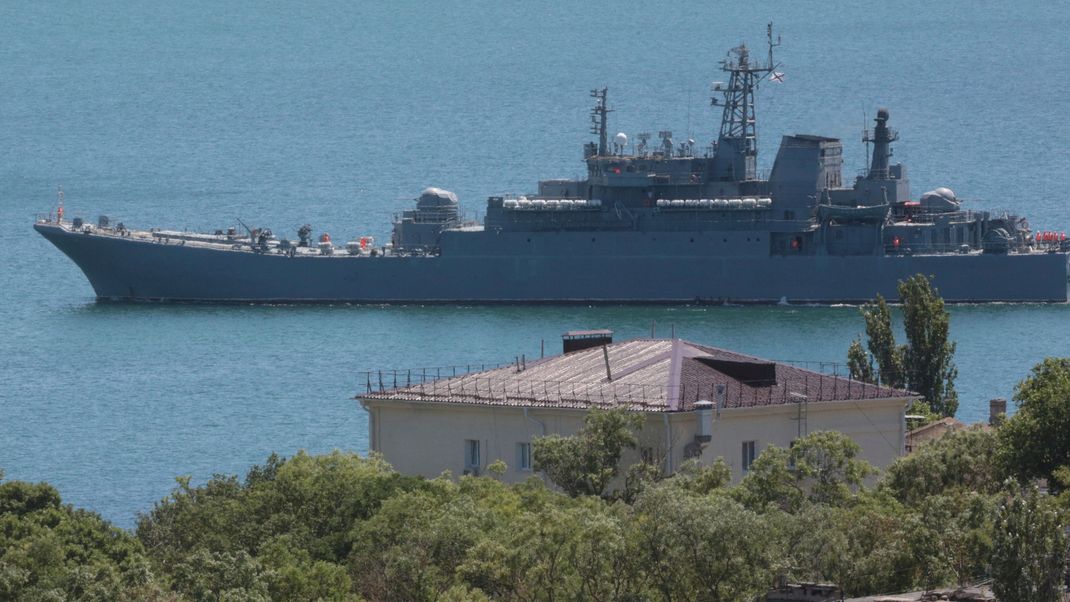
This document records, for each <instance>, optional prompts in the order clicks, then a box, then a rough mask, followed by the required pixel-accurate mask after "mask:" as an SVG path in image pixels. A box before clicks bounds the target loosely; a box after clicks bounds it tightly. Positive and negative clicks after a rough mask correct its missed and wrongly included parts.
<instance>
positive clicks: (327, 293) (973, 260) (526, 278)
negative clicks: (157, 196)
mask: <svg viewBox="0 0 1070 602" xmlns="http://www.w3.org/2000/svg"><path fill="white" fill-rule="evenodd" d="M35 228H36V229H37V231H38V232H40V233H41V234H42V235H43V236H44V237H45V238H47V239H48V240H49V241H50V242H52V243H53V244H54V245H55V246H56V247H58V248H59V249H60V250H61V251H63V253H65V254H66V255H67V256H68V257H70V258H71V259H72V260H73V261H74V262H75V263H76V264H77V265H78V267H79V268H81V270H82V271H83V272H84V273H85V275H86V277H87V278H88V279H89V282H90V284H91V285H92V287H93V290H94V291H95V293H96V295H97V297H98V298H99V299H101V300H114V301H158V302H208V303H226V302H242V303H246V302H248V303H305V302H308V303H332V302H347V303H591V304H593V303H778V302H785V301H786V302H789V303H818V304H828V303H858V302H864V301H867V300H870V299H872V298H874V296H875V295H877V294H878V293H879V294H882V295H884V296H885V297H886V298H889V299H895V298H896V297H897V293H896V283H897V282H898V281H899V280H903V279H905V278H907V277H909V276H911V275H914V274H917V273H922V274H926V275H930V276H932V277H933V282H934V284H935V286H936V287H937V288H938V289H939V291H940V294H941V295H942V296H943V297H944V298H945V300H947V301H949V302H960V303H961V302H1065V301H1067V275H1068V254H1067V253H1028V254H1007V255H999V254H981V253H973V254H964V255H952V254H941V255H913V256H898V255H894V256H875V255H867V256H832V255H805V256H769V255H768V254H767V253H766V254H764V255H763V254H762V253H761V249H763V248H764V247H763V246H762V244H761V243H760V242H759V241H758V240H757V239H756V240H755V243H754V244H753V246H752V247H747V246H746V244H744V243H743V242H742V239H741V240H740V245H739V247H738V248H733V249H730V250H726V249H724V248H718V247H717V245H719V244H721V243H720V241H721V240H722V239H721V238H717V239H716V241H714V240H713V239H712V237H706V238H705V239H701V240H699V241H698V243H696V242H695V239H694V238H693V237H692V238H687V235H686V234H685V235H684V236H683V237H681V236H674V237H672V239H671V240H670V241H662V242H661V243H652V244H640V243H642V242H644V241H643V240H640V239H639V238H638V237H640V236H646V237H647V238H646V239H645V240H646V241H647V242H649V235H641V234H638V233H636V234H634V236H635V237H636V238H634V239H631V238H628V236H630V235H631V233H616V234H614V235H612V236H610V235H605V236H603V237H602V240H601V241H600V243H599V242H598V241H596V239H595V238H594V237H592V236H591V235H590V234H585V235H582V238H581V237H580V236H579V235H577V236H570V235H568V234H567V233H565V234H562V233H553V234H551V235H550V236H551V238H552V239H553V242H554V244H552V245H550V244H544V245H538V244H536V245H532V244H530V241H531V238H530V236H531V235H530V234H528V235H527V238H526V239H524V238H520V239H518V240H512V238H514V237H513V236H503V235H494V234H488V235H481V236H473V237H472V238H471V239H470V240H469V241H468V242H467V243H466V245H465V250H463V251H462V250H460V248H459V245H452V244H450V243H449V241H445V244H444V247H443V252H442V254H441V255H436V256H380V257H351V256H345V255H336V256H332V257H320V256H297V257H287V256H284V255H278V254H259V253H252V252H250V251H247V250H223V249H218V248H202V247H196V246H192V245H191V246H183V245H179V244H174V243H172V244H162V243H160V242H149V241H142V240H136V239H130V238H122V237H116V236H98V235H95V234H83V233H78V232H72V231H69V230H67V229H65V228H62V227H59V226H56V225H51V224H36V225H35ZM520 236H521V237H524V236H525V235H523V234H521V235H520ZM613 236H617V237H620V238H619V239H614V238H613ZM755 238H756V237H755ZM525 240H526V242H527V243H528V244H527V246H525V244H524V243H525ZM724 240H727V239H724ZM688 241H690V242H688ZM715 243H716V244H715ZM581 244H582V245H587V247H586V248H584V247H581V246H580V245H581ZM747 244H750V238H748V239H747ZM451 247H457V248H451ZM503 249H514V251H513V252H512V253H503V252H501V251H502V250H503ZM515 249H520V250H521V252H516V251H515ZM728 251H730V252H728Z"/></svg>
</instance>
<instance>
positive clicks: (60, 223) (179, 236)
mask: <svg viewBox="0 0 1070 602" xmlns="http://www.w3.org/2000/svg"><path fill="white" fill-rule="evenodd" d="M37 224H38V225H41V226H50V227H54V228H60V229H62V230H63V231H65V232H68V233H71V234H78V233H81V234H84V235H86V236H95V237H101V238H117V239H123V240H129V241H133V242H140V243H145V244H157V245H176V246H189V247H193V248H202V249H209V250H214V251H230V252H235V253H251V254H263V253H269V254H277V255H290V256H295V255H299V256H302V257H323V258H328V257H348V258H361V257H376V256H381V255H385V254H388V253H390V249H389V247H382V246H379V247H376V246H374V244H373V243H366V244H365V245H364V246H361V244H360V240H359V239H358V240H354V241H347V242H345V243H341V244H337V243H334V242H331V241H328V242H331V246H330V247H329V249H328V248H321V247H320V246H319V245H321V244H322V243H318V242H313V243H310V246H304V247H302V246H298V245H297V243H296V242H293V243H292V244H291V245H290V246H289V247H287V246H285V244H284V243H283V241H282V240H280V239H278V238H274V237H272V238H270V239H268V240H267V242H266V249H265V248H261V247H260V246H258V245H256V244H255V242H254V241H253V239H252V237H251V235H250V234H246V235H240V236H239V235H233V234H225V233H224V234H209V233H204V232H189V231H183V230H164V229H160V228H151V229H149V230H137V229H131V228H125V227H123V228H119V227H118V226H106V227H102V226H99V225H95V224H89V223H84V224H82V225H81V227H80V228H76V227H75V225H74V222H72V221H69V220H55V219H47V218H38V219H37ZM369 240H370V239H369Z"/></svg>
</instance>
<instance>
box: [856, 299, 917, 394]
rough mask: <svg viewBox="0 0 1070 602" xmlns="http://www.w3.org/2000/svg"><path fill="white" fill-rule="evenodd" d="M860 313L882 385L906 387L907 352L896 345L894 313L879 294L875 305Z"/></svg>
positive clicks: (872, 304) (864, 308) (866, 307)
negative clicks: (893, 330)
mask: <svg viewBox="0 0 1070 602" xmlns="http://www.w3.org/2000/svg"><path fill="white" fill-rule="evenodd" d="M860 311H861V312H862V318H863V319H864V320H865V321H866V339H867V342H866V344H867V346H868V347H869V352H870V354H871V355H872V356H873V359H874V360H876V362H877V376H879V377H880V382H881V384H883V385H884V386H886V387H895V388H903V387H904V386H906V368H905V367H904V365H903V361H904V360H903V358H904V355H905V350H904V349H903V347H901V346H899V345H897V344H896V343H895V333H894V332H892V312H891V310H889V309H888V303H887V302H886V301H885V300H884V297H883V296H881V295H879V294H878V295H877V298H876V299H875V300H874V302H873V303H868V304H866V305H865V306H864V307H862V308H861V310H860ZM857 353H858V352H857V351H856V352H855V354H856V355H857ZM856 361H857V360H856Z"/></svg>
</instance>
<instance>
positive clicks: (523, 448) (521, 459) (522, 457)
mask: <svg viewBox="0 0 1070 602" xmlns="http://www.w3.org/2000/svg"><path fill="white" fill-rule="evenodd" d="M516 466H517V468H518V469H520V470H525V471H527V470H531V444H530V443H517V444H516Z"/></svg>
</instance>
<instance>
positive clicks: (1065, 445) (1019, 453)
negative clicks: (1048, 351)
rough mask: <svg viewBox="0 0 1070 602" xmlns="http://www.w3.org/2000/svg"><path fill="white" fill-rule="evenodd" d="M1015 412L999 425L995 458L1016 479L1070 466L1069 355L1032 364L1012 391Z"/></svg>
mask: <svg viewBox="0 0 1070 602" xmlns="http://www.w3.org/2000/svg"><path fill="white" fill-rule="evenodd" d="M1014 400H1015V403H1016V404H1017V405H1018V411H1017V412H1016V413H1015V414H1014V416H1011V417H1010V418H1008V419H1006V421H1005V422H1004V423H1003V425H1002V426H1000V427H999V458H1000V461H1001V463H1002V465H1003V466H1004V467H1005V469H1006V470H1007V471H1008V473H1009V474H1012V475H1015V476H1016V477H1018V478H1019V479H1020V480H1023V481H1024V480H1027V479H1032V478H1047V479H1048V480H1049V482H1051V483H1052V484H1053V485H1054V484H1056V483H1057V481H1056V479H1055V478H1054V473H1055V471H1056V470H1057V469H1058V468H1059V467H1061V466H1068V465H1070V358H1048V359H1045V360H1044V361H1043V362H1041V363H1039V364H1037V365H1036V366H1034V367H1033V370H1032V372H1031V373H1030V375H1029V377H1028V378H1026V379H1025V380H1023V381H1022V382H1020V383H1018V386H1017V387H1016V388H1015V394H1014Z"/></svg>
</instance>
